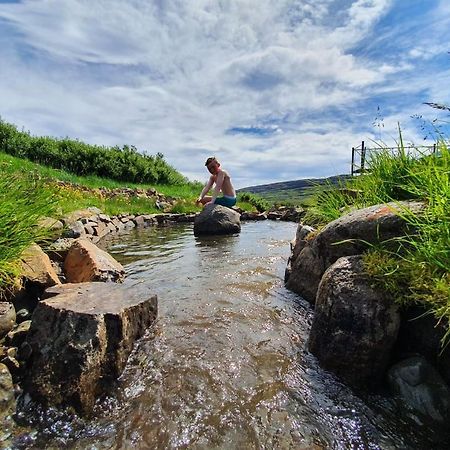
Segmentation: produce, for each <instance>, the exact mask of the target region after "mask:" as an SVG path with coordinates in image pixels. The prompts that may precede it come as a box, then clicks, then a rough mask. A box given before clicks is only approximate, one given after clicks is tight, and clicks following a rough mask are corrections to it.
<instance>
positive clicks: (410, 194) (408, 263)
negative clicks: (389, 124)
mask: <svg viewBox="0 0 450 450" xmlns="http://www.w3.org/2000/svg"><path fill="white" fill-rule="evenodd" d="M368 168H369V171H368V172H367V173H365V174H363V175H361V176H359V177H354V178H353V179H352V180H350V181H348V182H347V183H346V185H345V186H343V187H344V188H345V189H341V190H338V189H334V190H332V189H330V190H328V191H326V192H324V193H322V194H319V195H318V196H317V197H316V201H315V205H314V207H313V208H312V210H311V211H309V212H308V215H307V216H306V218H305V220H310V221H311V222H314V223H315V224H316V225H319V226H320V225H323V224H325V223H327V222H329V221H330V220H333V219H336V218H338V217H340V216H341V215H343V214H345V213H346V212H347V211H348V210H349V209H350V208H363V207H366V206H370V205H375V204H383V203H387V202H392V201H393V202H396V201H401V200H418V201H423V202H424V203H425V205H426V207H425V211H424V212H423V213H420V214H418V213H413V212H412V211H411V210H409V209H407V208H401V209H400V214H401V215H402V217H403V218H404V219H405V220H406V221H407V222H408V223H409V224H410V225H412V229H413V230H415V231H414V233H413V234H411V235H408V236H405V237H403V238H401V239H399V241H398V243H399V250H398V251H396V252H392V251H391V250H389V249H388V248H387V246H385V247H383V245H381V247H380V246H379V247H377V248H372V249H369V251H368V252H367V254H366V255H365V257H364V258H365V263H366V269H367V271H368V273H369V274H370V275H371V276H372V277H373V279H374V280H375V281H376V282H377V283H378V284H379V285H380V286H382V287H383V288H384V289H386V290H387V291H389V292H390V293H392V294H393V295H394V297H395V298H396V301H398V302H399V303H400V304H412V303H414V304H421V305H424V306H425V307H426V309H427V311H428V312H429V313H430V314H434V316H435V317H436V318H437V319H438V320H439V321H441V322H442V323H445V325H446V329H447V334H446V335H445V337H444V340H443V345H446V344H447V343H448V342H450V326H449V325H450V152H449V149H448V147H447V145H446V144H445V143H444V142H440V143H439V144H438V151H437V152H436V154H418V152H415V155H411V154H408V153H407V152H406V151H405V149H404V147H403V143H402V139H401V135H400V140H399V145H398V149H397V151H396V152H395V153H394V154H393V153H391V152H389V151H388V150H383V149H381V150H380V152H378V153H376V154H375V155H373V156H372V158H371V159H370V161H369V164H368Z"/></svg>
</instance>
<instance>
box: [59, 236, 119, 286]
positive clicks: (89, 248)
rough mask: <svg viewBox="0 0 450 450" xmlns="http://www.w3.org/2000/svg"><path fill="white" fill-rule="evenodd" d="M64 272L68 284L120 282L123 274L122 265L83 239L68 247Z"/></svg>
mask: <svg viewBox="0 0 450 450" xmlns="http://www.w3.org/2000/svg"><path fill="white" fill-rule="evenodd" d="M64 271H65V273H66V277H67V282H69V283H83V282H87V281H114V282H120V281H122V280H123V277H124V274H125V271H124V269H123V267H122V265H121V264H119V263H118V262H117V261H116V260H115V259H114V258H113V257H112V256H111V255H109V254H108V253H106V252H105V251H103V250H101V249H99V248H98V247H97V246H96V245H94V244H93V243H91V242H89V241H87V240H85V239H79V240H76V241H75V242H74V243H73V244H72V246H71V247H70V249H69V252H68V253H67V256H66V259H65V261H64Z"/></svg>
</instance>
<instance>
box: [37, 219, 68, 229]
mask: <svg viewBox="0 0 450 450" xmlns="http://www.w3.org/2000/svg"><path fill="white" fill-rule="evenodd" d="M38 225H39V226H40V227H42V228H47V229H48V230H51V231H61V230H62V229H63V228H64V225H63V223H62V222H61V221H60V220H57V219H53V218H52V217H43V218H42V219H40V220H39V223H38Z"/></svg>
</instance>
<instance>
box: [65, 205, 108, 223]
mask: <svg viewBox="0 0 450 450" xmlns="http://www.w3.org/2000/svg"><path fill="white" fill-rule="evenodd" d="M99 214H102V212H101V211H100V209H98V208H96V207H95V206H91V207H89V208H86V209H78V210H76V211H72V212H70V213H68V214H66V215H65V216H64V217H63V218H62V219H61V221H62V222H63V223H64V225H67V226H70V225H72V224H74V223H75V222H77V221H80V220H81V219H85V218H90V217H92V216H93V215H95V216H98V215H99ZM80 223H81V222H80Z"/></svg>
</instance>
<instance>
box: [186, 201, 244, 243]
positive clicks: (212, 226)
mask: <svg viewBox="0 0 450 450" xmlns="http://www.w3.org/2000/svg"><path fill="white" fill-rule="evenodd" d="M240 231H241V220H240V215H239V213H237V212H236V211H234V210H232V209H230V208H227V207H226V206H222V205H206V206H205V207H204V208H203V211H202V212H201V213H200V214H199V215H198V216H196V218H195V220H194V235H195V236H202V235H217V234H235V233H240Z"/></svg>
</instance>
